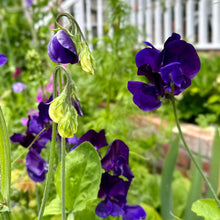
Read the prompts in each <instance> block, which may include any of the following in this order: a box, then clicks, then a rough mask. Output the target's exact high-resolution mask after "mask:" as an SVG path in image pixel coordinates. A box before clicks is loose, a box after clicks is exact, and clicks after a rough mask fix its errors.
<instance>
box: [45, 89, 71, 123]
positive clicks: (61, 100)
mask: <svg viewBox="0 0 220 220" xmlns="http://www.w3.org/2000/svg"><path fill="white" fill-rule="evenodd" d="M65 99H66V91H65V89H64V90H63V92H61V94H60V95H59V96H58V97H56V98H55V99H54V100H53V101H52V102H51V103H50V107H49V116H50V118H51V119H52V120H53V121H54V122H56V123H59V121H60V120H61V119H62V118H63V117H64V111H65V108H66V106H67V104H66V102H65Z"/></svg>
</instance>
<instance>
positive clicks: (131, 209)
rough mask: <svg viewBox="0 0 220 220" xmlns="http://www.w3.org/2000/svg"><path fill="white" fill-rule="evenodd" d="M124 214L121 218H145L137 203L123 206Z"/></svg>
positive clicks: (132, 219) (133, 219)
mask: <svg viewBox="0 0 220 220" xmlns="http://www.w3.org/2000/svg"><path fill="white" fill-rule="evenodd" d="M123 210H124V214H123V216H122V219H123V220H140V219H145V218H146V212H145V211H144V209H143V208H142V207H141V206H139V205H134V206H127V205H126V206H125V207H124V209H123Z"/></svg>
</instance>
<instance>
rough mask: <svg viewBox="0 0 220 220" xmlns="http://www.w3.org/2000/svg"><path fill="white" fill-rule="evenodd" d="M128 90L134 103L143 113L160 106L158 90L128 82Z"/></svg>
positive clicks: (139, 83)
mask: <svg viewBox="0 0 220 220" xmlns="http://www.w3.org/2000/svg"><path fill="white" fill-rule="evenodd" d="M128 90H129V91H130V92H131V93H132V94H133V95H134V96H133V101H134V103H135V104H136V105H137V106H138V107H139V108H140V109H142V110H143V111H152V110H155V109H157V108H159V107H160V106H161V102H160V100H159V98H158V90H157V88H156V87H155V86H150V85H147V84H145V83H141V82H135V81H129V82H128Z"/></svg>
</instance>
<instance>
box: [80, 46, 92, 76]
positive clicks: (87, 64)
mask: <svg viewBox="0 0 220 220" xmlns="http://www.w3.org/2000/svg"><path fill="white" fill-rule="evenodd" d="M79 58H80V64H81V67H82V69H83V70H84V71H85V72H87V73H89V74H92V75H93V74H94V58H93V56H92V54H91V52H90V51H89V48H88V47H87V46H84V47H83V49H82V51H81V52H80V55H79Z"/></svg>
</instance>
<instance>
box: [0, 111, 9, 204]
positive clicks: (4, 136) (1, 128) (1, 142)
mask: <svg viewBox="0 0 220 220" xmlns="http://www.w3.org/2000/svg"><path fill="white" fill-rule="evenodd" d="M0 165H1V194H2V196H3V199H4V201H1V202H6V203H7V204H8V206H9V207H10V186H11V147H10V141H9V138H8V132H7V127H6V123H5V119H4V116H3V113H2V109H1V107H0Z"/></svg>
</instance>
